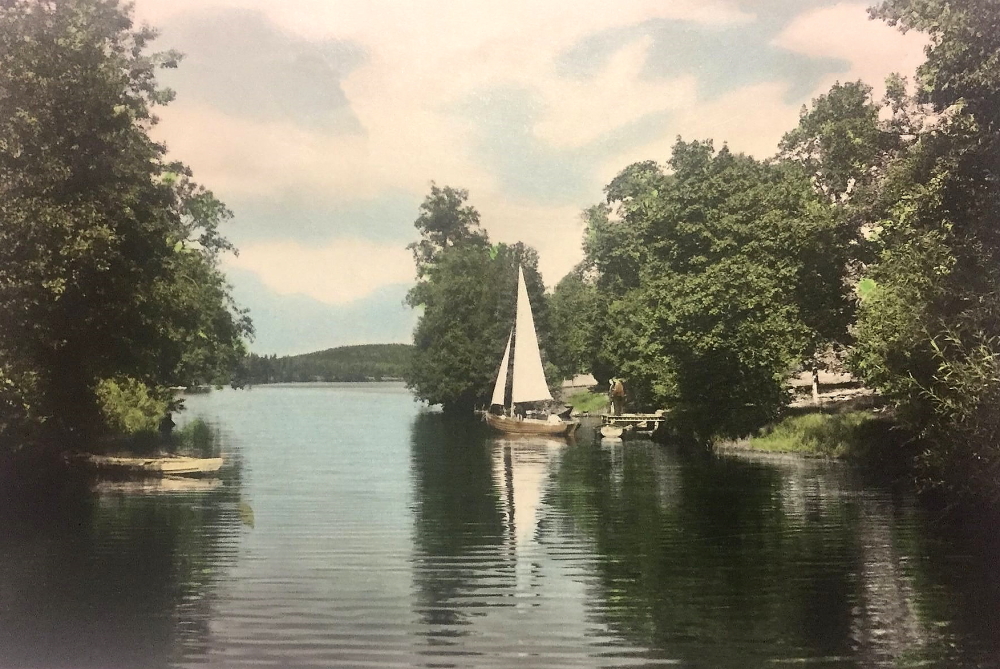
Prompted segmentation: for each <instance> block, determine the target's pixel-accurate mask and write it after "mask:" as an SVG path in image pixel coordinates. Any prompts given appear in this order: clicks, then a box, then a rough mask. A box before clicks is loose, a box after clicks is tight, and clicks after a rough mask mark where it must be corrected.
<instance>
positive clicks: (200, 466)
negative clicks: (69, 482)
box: [83, 455, 222, 475]
mask: <svg viewBox="0 0 1000 669" xmlns="http://www.w3.org/2000/svg"><path fill="white" fill-rule="evenodd" d="M83 461H84V462H85V463H86V464H87V465H89V466H91V467H94V468H95V469H103V470H109V471H118V472H133V473H143V474H159V475H166V474H209V473H211V472H217V471H219V469H221V468H222V458H188V457H181V456H167V457H162V458H138V457H129V456H118V455H87V456H85V457H84V458H83Z"/></svg>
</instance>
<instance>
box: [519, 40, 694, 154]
mask: <svg viewBox="0 0 1000 669" xmlns="http://www.w3.org/2000/svg"><path fill="white" fill-rule="evenodd" d="M652 41H653V40H652V38H651V37H648V36H646V37H643V38H640V39H638V40H635V41H634V42H632V43H630V44H626V45H625V46H623V47H622V48H621V49H619V50H618V51H617V52H616V53H615V54H614V55H613V56H612V57H611V59H610V60H609V61H608V63H607V64H606V65H605V66H604V67H603V68H601V70H600V72H598V73H597V74H596V75H595V76H593V77H589V78H587V79H584V80H579V79H560V78H556V77H553V78H551V79H550V80H549V81H546V82H545V84H546V85H545V91H546V94H545V97H546V99H547V102H548V104H547V108H546V110H545V111H546V115H545V118H544V119H543V120H542V121H541V122H539V123H538V124H537V125H536V126H535V129H534V130H535V134H536V136H538V137H539V138H540V139H542V140H544V141H547V142H548V143H549V144H552V145H554V146H558V147H574V146H582V145H584V144H587V143H588V142H590V141H592V140H595V139H597V138H599V137H601V136H603V135H605V134H606V133H608V132H610V131H612V130H615V129H616V128H620V127H622V126H624V125H626V124H628V123H632V122H634V121H638V120H639V119H641V118H643V117H644V116H647V115H648V114H651V113H654V112H660V111H665V110H671V109H674V110H676V109H681V108H683V107H689V106H690V105H692V104H693V103H694V102H695V101H696V100H697V90H698V81H697V78H696V77H694V76H693V75H685V76H680V77H675V78H672V79H667V80H661V79H643V78H642V70H643V68H644V66H645V64H646V57H647V55H648V52H649V48H650V46H651V45H652Z"/></svg>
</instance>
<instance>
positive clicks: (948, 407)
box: [851, 0, 1000, 502]
mask: <svg viewBox="0 0 1000 669" xmlns="http://www.w3.org/2000/svg"><path fill="white" fill-rule="evenodd" d="M873 14H874V15H875V16H878V17H881V18H883V19H886V20H887V21H888V22H889V23H891V24H896V25H899V26H900V27H901V28H902V29H904V30H907V29H916V30H921V31H925V32H927V33H928V35H929V37H930V45H929V47H928V49H927V60H926V62H925V63H924V64H923V65H922V66H921V67H920V69H919V70H918V72H917V76H918V84H919V85H918V88H917V92H916V95H915V98H914V99H912V100H909V101H903V100H902V95H901V93H900V92H899V91H898V90H896V91H895V93H894V95H895V98H896V102H895V103H893V105H894V106H893V110H894V113H897V116H898V115H900V114H901V113H902V112H900V110H903V109H904V108H909V109H911V110H912V109H918V107H919V105H920V104H927V105H929V110H927V111H925V112H924V114H925V116H926V118H925V119H924V120H923V121H920V122H917V120H918V119H917V115H916V114H915V113H914V112H912V111H911V112H907V113H909V114H910V116H911V117H912V118H911V119H910V120H911V123H910V125H911V126H912V127H915V128H917V133H916V139H915V141H913V142H911V143H909V144H908V145H907V146H906V150H905V151H901V152H899V154H898V155H897V156H895V158H894V159H893V161H892V162H891V163H889V164H888V166H887V169H886V170H885V173H884V176H883V177H882V179H881V181H880V182H879V184H878V187H877V188H876V189H874V190H873V192H872V194H871V197H870V198H869V200H868V201H867V202H865V203H864V204H863V215H864V216H865V217H866V218H867V220H868V221H869V222H870V224H871V225H872V228H873V230H874V231H875V234H874V235H873V236H872V240H871V245H872V247H873V262H870V263H869V265H868V267H867V268H866V270H865V278H866V279H870V280H871V281H872V282H873V283H874V285H875V286H877V289H876V290H875V291H874V292H873V293H870V294H864V293H862V297H863V300H862V302H861V305H860V308H859V312H858V319H857V325H856V327H855V332H856V336H857V346H856V347H855V350H854V351H853V353H852V357H851V363H852V366H853V368H854V370H855V373H857V374H858V375H859V376H861V377H862V378H863V379H864V380H865V382H866V383H868V384H870V385H872V386H874V387H876V388H878V389H879V390H880V391H881V392H882V394H883V395H885V396H887V397H889V398H890V399H892V400H893V401H894V402H895V403H896V405H897V406H898V415H899V417H900V420H901V421H902V422H903V423H904V424H905V425H906V426H907V427H908V428H909V429H910V430H912V431H913V432H914V433H915V434H917V435H919V436H920V437H922V438H923V440H924V443H925V445H926V449H925V451H924V452H923V453H922V454H921V455H920V457H919V463H920V464H921V465H922V467H923V468H922V479H923V480H924V481H925V482H927V483H930V484H932V485H934V486H939V487H942V488H945V489H948V490H949V491H950V492H953V493H957V494H971V495H973V496H976V497H980V498H982V497H984V496H985V497H988V498H990V500H991V501H994V502H995V501H997V500H996V496H997V495H996V490H997V489H998V487H997V483H998V482H1000V481H998V480H997V477H996V476H995V474H994V473H993V472H996V471H997V468H998V466H1000V464H998V463H1000V449H998V446H997V444H998V443H1000V441H998V437H1000V429H998V426H997V418H996V416H997V411H996V406H997V399H998V398H1000V375H998V373H997V359H998V356H1000V291H998V288H997V286H1000V236H998V233H997V226H996V221H997V220H1000V185H998V181H997V175H998V170H997V166H998V165H1000V134H998V133H1000V111H998V110H1000V74H998V68H997V64H998V63H1000V33H998V31H997V30H995V29H994V28H995V27H996V26H997V25H1000V6H998V5H997V4H996V3H995V2H990V1H982V0H971V1H970V2H963V3H958V4H956V3H950V2H944V1H943V0H921V1H919V2H917V1H916V0H888V1H887V2H882V3H881V4H880V5H879V6H878V7H876V8H875V9H874V10H873ZM896 88H897V89H898V86H896ZM890 92H892V91H890ZM914 119H917V120H914Z"/></svg>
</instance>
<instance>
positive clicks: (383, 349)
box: [240, 344, 413, 384]
mask: <svg viewBox="0 0 1000 669" xmlns="http://www.w3.org/2000/svg"><path fill="white" fill-rule="evenodd" d="M412 348H413V347H412V346H411V345H410V344H364V345H361V346H340V347H338V348H331V349H327V350H325V351H316V352H315V353H304V354H302V355H286V356H282V357H280V358H279V357H278V356H276V355H270V356H268V355H263V356H261V355H257V354H255V353H251V354H250V355H249V356H248V357H247V359H246V361H245V364H244V369H243V378H242V379H240V380H241V381H243V382H244V383H249V384H260V383H289V382H302V381H387V380H396V379H402V378H403V371H404V370H405V369H406V366H407V365H408V364H409V361H410V353H411V349H412Z"/></svg>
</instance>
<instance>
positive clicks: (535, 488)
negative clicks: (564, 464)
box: [492, 437, 566, 551]
mask: <svg viewBox="0 0 1000 669" xmlns="http://www.w3.org/2000/svg"><path fill="white" fill-rule="evenodd" d="M565 447H566V442H564V441H560V440H556V439H546V438H543V437H523V438H513V439H497V440H495V441H494V443H493V453H492V457H493V480H494V481H495V482H496V484H497V485H498V486H499V488H500V493H501V494H500V498H501V500H503V502H502V503H503V509H504V527H505V530H506V536H507V541H508V543H509V545H510V547H512V548H514V549H515V551H516V550H517V548H518V547H520V548H521V550H522V551H527V549H528V547H529V545H533V544H534V545H537V544H538V542H539V537H538V536H536V535H537V533H538V531H539V511H540V509H541V506H542V495H543V492H544V490H545V485H546V483H547V481H548V478H549V472H550V471H551V470H552V469H553V463H554V461H555V460H556V459H557V458H558V457H559V453H560V451H561V450H562V449H563V448H565Z"/></svg>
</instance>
